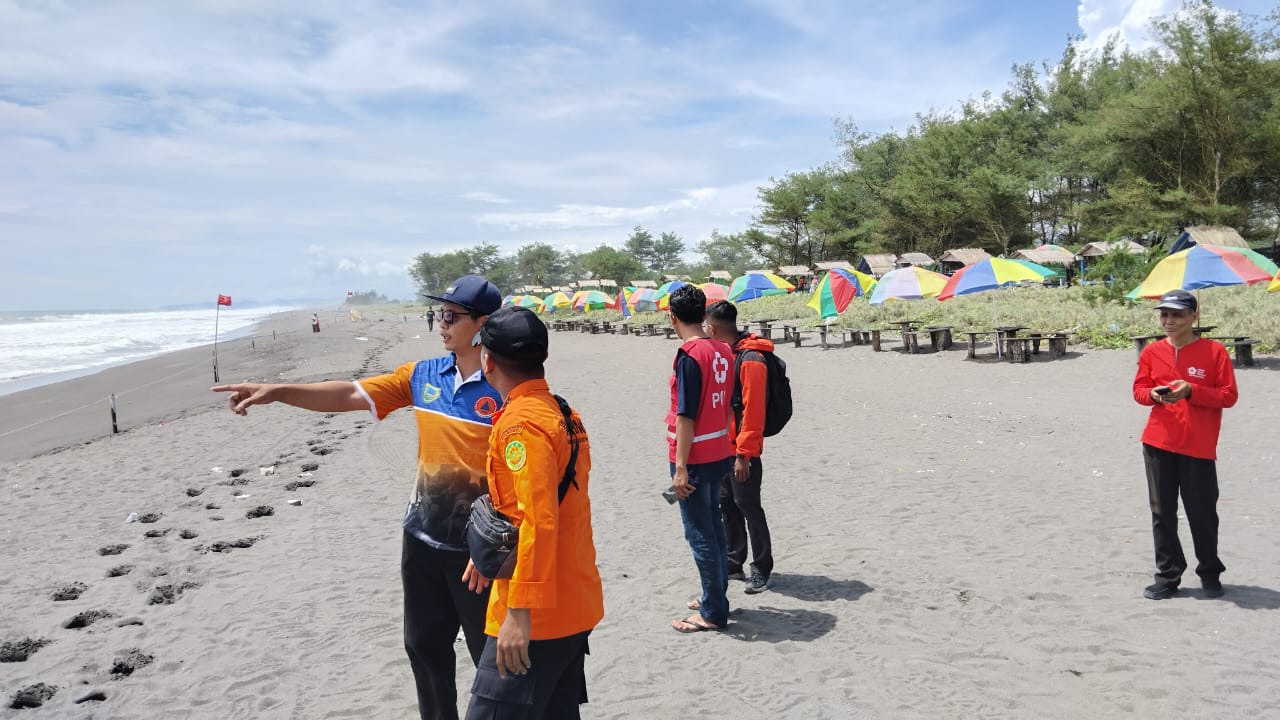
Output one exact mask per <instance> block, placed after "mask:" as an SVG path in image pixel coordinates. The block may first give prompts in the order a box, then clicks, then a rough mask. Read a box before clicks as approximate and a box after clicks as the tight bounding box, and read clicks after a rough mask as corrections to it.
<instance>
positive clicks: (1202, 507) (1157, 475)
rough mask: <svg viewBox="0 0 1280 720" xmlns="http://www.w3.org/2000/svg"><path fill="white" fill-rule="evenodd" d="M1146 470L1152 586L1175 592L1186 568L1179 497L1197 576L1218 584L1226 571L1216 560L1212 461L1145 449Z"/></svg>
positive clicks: (1215, 495)
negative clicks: (1152, 542)
mask: <svg viewBox="0 0 1280 720" xmlns="http://www.w3.org/2000/svg"><path fill="white" fill-rule="evenodd" d="M1142 457H1143V459H1144V460H1145V461H1146V466H1147V498H1148V500H1149V501H1150V503H1151V534H1152V535H1153V536H1154V538H1155V545H1156V575H1155V578H1156V583H1157V584H1161V585H1168V586H1170V587H1177V586H1178V585H1179V584H1180V583H1181V582H1182V573H1183V572H1185V571H1186V569H1187V558H1186V556H1185V555H1183V554H1182V543H1181V542H1179V541H1178V493H1179V492H1181V493H1182V508H1183V510H1184V512H1185V513H1186V515H1187V525H1189V526H1190V527H1191V542H1192V544H1193V545H1194V546H1195V550H1196V560H1197V561H1199V564H1198V565H1196V574H1197V575H1199V576H1200V578H1201V580H1205V579H1208V580H1217V579H1218V576H1219V575H1221V574H1222V572H1223V571H1224V570H1226V569H1227V568H1226V566H1224V565H1223V564H1222V560H1220V559H1219V558H1218V468H1217V463H1215V462H1214V461H1213V460H1204V459H1202V458H1193V457H1191V456H1189V455H1180V454H1178V453H1174V452H1169V451H1168V450H1161V449H1160V448H1155V447H1152V446H1150V445H1146V444H1143V446H1142Z"/></svg>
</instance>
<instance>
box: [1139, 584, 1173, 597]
mask: <svg viewBox="0 0 1280 720" xmlns="http://www.w3.org/2000/svg"><path fill="white" fill-rule="evenodd" d="M1177 594H1178V586H1177V585H1165V584H1163V583H1156V584H1155V585H1148V586H1146V587H1145V588H1143V589H1142V597H1144V598H1146V599H1148V600H1168V599H1169V598H1171V597H1173V596H1174V595H1177Z"/></svg>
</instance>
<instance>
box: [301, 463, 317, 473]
mask: <svg viewBox="0 0 1280 720" xmlns="http://www.w3.org/2000/svg"><path fill="white" fill-rule="evenodd" d="M319 469H320V463H316V462H305V463H302V467H301V470H302V472H315V471H316V470H319Z"/></svg>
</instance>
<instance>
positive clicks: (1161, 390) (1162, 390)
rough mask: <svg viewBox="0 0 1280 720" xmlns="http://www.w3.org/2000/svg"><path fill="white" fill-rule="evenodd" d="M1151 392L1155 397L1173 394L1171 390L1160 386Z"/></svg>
mask: <svg viewBox="0 0 1280 720" xmlns="http://www.w3.org/2000/svg"><path fill="white" fill-rule="evenodd" d="M1152 392H1154V393H1155V394H1157V395H1168V394H1169V393H1171V392H1173V388H1171V387H1169V386H1168V385H1161V386H1160V387H1158V388H1156V389H1154V390H1152Z"/></svg>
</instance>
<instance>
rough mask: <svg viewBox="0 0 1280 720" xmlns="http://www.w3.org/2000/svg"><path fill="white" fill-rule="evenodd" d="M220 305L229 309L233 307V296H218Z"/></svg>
mask: <svg viewBox="0 0 1280 720" xmlns="http://www.w3.org/2000/svg"><path fill="white" fill-rule="evenodd" d="M218 304H219V305H226V306H227V307H231V296H230V295H219V296H218Z"/></svg>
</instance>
